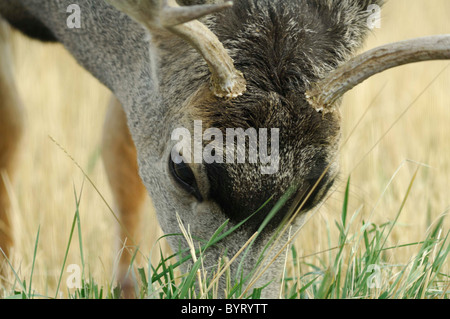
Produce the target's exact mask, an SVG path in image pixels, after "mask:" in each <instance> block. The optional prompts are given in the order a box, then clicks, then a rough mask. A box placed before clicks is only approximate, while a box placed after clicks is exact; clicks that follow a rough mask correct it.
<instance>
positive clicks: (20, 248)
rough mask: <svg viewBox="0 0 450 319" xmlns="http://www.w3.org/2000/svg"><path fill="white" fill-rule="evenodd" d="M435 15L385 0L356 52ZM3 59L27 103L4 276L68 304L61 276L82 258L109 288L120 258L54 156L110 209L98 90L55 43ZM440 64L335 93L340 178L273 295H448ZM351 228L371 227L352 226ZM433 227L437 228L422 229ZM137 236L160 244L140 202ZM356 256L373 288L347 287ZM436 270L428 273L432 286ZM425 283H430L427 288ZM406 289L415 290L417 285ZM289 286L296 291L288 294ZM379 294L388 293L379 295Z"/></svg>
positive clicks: (428, 25)
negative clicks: (375, 277) (375, 274)
mask: <svg viewBox="0 0 450 319" xmlns="http://www.w3.org/2000/svg"><path fill="white" fill-rule="evenodd" d="M448 12H450V2H449V1H447V0H434V1H432V2H430V1H427V0H390V1H388V3H387V5H386V6H385V8H384V9H383V11H382V26H381V28H380V29H375V30H374V31H373V34H372V35H371V36H370V38H369V40H368V42H367V44H366V46H365V48H364V49H369V48H372V47H375V46H378V45H382V44H385V43H388V42H393V41H398V40H402V39H407V38H412V37H419V36H426V35H432V34H441V33H448V30H450V20H449V19H448ZM14 54H15V61H14V62H15V69H16V81H17V85H18V88H19V91H20V93H21V95H22V98H23V102H24V105H25V106H26V132H25V137H24V140H23V147H22V150H23V151H22V153H21V158H20V166H19V169H18V173H17V176H16V179H15V183H14V184H13V185H11V197H12V199H13V203H14V205H13V209H12V214H11V215H12V220H13V225H14V230H15V233H14V236H15V243H16V245H15V247H14V251H13V258H12V261H11V263H12V265H13V268H14V269H15V271H16V273H17V276H18V277H19V278H21V279H26V280H27V284H28V283H29V278H30V275H31V272H33V279H32V283H33V285H32V288H33V290H34V291H35V293H36V294H38V295H43V296H51V297H54V296H55V295H57V296H62V297H67V296H68V295H67V291H68V288H67V287H66V280H67V278H68V276H70V273H69V272H67V270H68V269H67V267H68V265H70V264H77V265H80V264H81V257H82V259H83V261H84V263H83V264H84V265H85V267H86V272H88V273H89V274H90V276H91V277H92V278H94V279H95V281H96V282H97V283H98V284H100V285H102V286H104V287H109V285H111V284H112V283H113V279H114V274H115V267H114V265H115V263H116V262H117V257H118V254H119V250H120V244H119V240H118V233H117V232H116V229H117V227H118V226H117V223H116V221H115V219H114V217H113V216H112V214H111V212H110V211H109V209H108V207H107V205H106V204H105V203H104V201H103V200H102V198H101V196H100V195H99V193H98V192H97V191H96V190H95V189H94V188H93V187H92V186H91V185H90V184H89V183H88V182H87V181H86V180H85V179H84V176H83V173H82V172H81V171H80V169H79V168H78V167H77V166H76V165H75V164H74V162H73V161H72V160H71V159H70V158H69V157H68V156H67V154H66V153H65V152H67V153H69V154H70V155H71V156H72V157H73V158H74V159H75V161H76V162H77V163H78V164H79V165H80V166H81V167H82V168H83V169H84V170H85V171H86V173H87V174H88V175H89V177H90V178H91V180H92V181H93V182H94V183H95V185H96V187H97V189H98V190H99V192H100V193H101V194H102V196H104V198H105V199H106V201H107V202H108V203H109V204H111V205H112V206H113V199H112V197H111V194H110V190H109V186H108V183H107V180H106V175H105V173H104V169H103V165H102V161H101V158H100V153H99V152H100V140H101V134H102V125H103V119H104V115H105V111H106V106H107V103H108V100H109V96H110V93H109V92H108V90H106V89H105V88H104V87H103V86H102V85H100V84H99V83H98V81H97V80H95V79H93V78H92V77H91V76H90V75H89V74H87V73H86V72H85V71H83V70H82V69H81V68H80V67H79V66H78V65H77V64H76V63H75V61H74V60H73V59H72V58H71V57H70V56H69V55H68V54H67V53H66V52H65V51H64V49H63V48H62V47H61V46H59V45H53V44H46V45H44V44H41V43H38V42H34V41H29V40H27V39H25V38H24V37H22V36H20V35H18V34H16V35H15V37H14ZM449 63H450V62H448V61H447V62H427V63H421V64H415V65H408V66H404V67H401V68H397V69H395V70H391V71H387V72H385V73H383V74H381V75H377V76H375V77H373V78H372V79H370V80H368V81H367V82H365V83H364V84H362V85H361V86H359V87H358V88H356V89H355V90H353V91H351V92H350V93H348V94H347V96H346V97H345V100H344V105H343V121H344V123H343V124H344V134H343V135H344V141H345V142H344V144H343V145H342V151H341V177H340V182H339V183H338V187H336V189H335V190H333V192H332V193H331V194H330V196H329V198H328V199H327V200H326V202H325V204H324V205H322V206H321V207H319V208H318V209H317V210H316V211H314V212H313V213H312V214H310V218H309V219H308V222H307V223H306V225H305V226H304V228H303V230H302V232H300V234H299V236H298V237H297V238H296V244H295V246H294V249H293V250H291V253H289V258H288V260H287V262H286V272H287V275H286V280H285V283H286V288H285V290H284V291H285V295H284V296H285V297H305V298H306V297H309V298H342V297H358V296H364V297H367V298H377V297H386V296H389V297H392V298H402V297H406V298H426V297H447V298H448V296H449V295H448V293H449V283H450V280H449V277H448V275H449V274H450V269H449V262H448V258H446V255H445V252H447V253H448V247H449V243H448V240H447V241H446V242H445V241H444V240H445V239H446V236H447V235H448V232H449V220H448V218H447V219H445V220H444V221H443V222H442V224H439V222H438V221H439V219H440V217H442V216H443V215H445V214H448V213H449V211H450V142H449V139H450V125H449V123H450V102H449V100H450V92H449V90H448V88H449V87H450V67H448V66H449ZM360 119H361V121H360ZM355 127H356V128H355ZM55 141H56V143H55ZM58 144H59V145H60V146H61V147H60V146H58ZM350 175H351V179H350V184H349V192H348V196H346V195H345V191H346V186H347V180H348V178H349V176H350ZM78 196H79V207H78V211H79V217H80V222H81V224H80V227H81V231H82V236H81V240H82V247H83V249H82V251H80V249H79V246H80V245H79V243H80V241H79V237H78V233H77V228H76V229H75V233H74V237H73V239H72V245H71V247H70V249H69V250H68V255H67V260H66V261H65V263H64V260H65V254H66V250H67V246H68V241H69V236H70V232H71V227H72V222H73V219H74V214H75V211H76V210H77V200H78ZM344 199H345V201H344ZM405 199H406V200H405ZM347 202H348V203H347ZM344 203H347V205H344ZM343 206H344V207H346V209H343ZM343 216H344V217H343ZM345 216H346V217H345ZM363 221H364V223H366V224H367V225H369V224H370V223H373V225H375V226H376V227H375V226H373V227H372V226H371V227H367V228H364V229H362V225H363ZM336 222H337V223H338V224H339V225H341V226H340V227H341V228H339V227H337V226H336ZM394 222H395V223H394ZM393 223H394V224H395V227H392V228H391V226H392V225H393ZM436 225H439V226H440V228H439V229H441V232H439V231H438V230H436V232H433V230H435V226H436ZM142 229H143V244H142V246H141V250H142V251H143V252H148V251H150V249H151V247H152V245H153V243H154V241H155V239H156V238H158V237H159V236H161V232H160V230H159V228H158V226H157V222H156V220H155V217H154V213H153V212H152V208H151V203H150V201H149V203H148V208H147V209H146V213H145V218H144V222H143V223H142ZM383 229H384V230H385V231H384V233H382V230H383ZM38 230H39V241H38V245H37V248H36V247H35V244H36V236H37V234H38ZM369 231H370V232H369ZM377 231H378V232H377ZM378 235H379V236H381V237H380V238H379V239H380V240H381V242H383V243H384V245H383V247H382V249H381V251H382V253H381V254H380V253H379V251H380V247H378V248H377V247H375V246H373V245H375V242H376V241H371V239H372V238H376V236H378ZM384 235H388V236H386V238H384V237H383V236H384ZM366 239H367V241H366V242H365V240H366ZM371 243H373V245H372V244H371ZM35 248H36V250H35ZM441 248H442V249H443V250H442V251H440V250H439V249H441ZM372 250H373V251H372ZM365 253H367V254H368V255H367V256H372V257H373V256H375V255H376V254H378V255H379V256H378V258H377V259H374V260H373V261H372V265H374V267H378V268H376V269H379V275H380V276H379V279H380V280H381V282H380V283H379V285H378V286H379V287H381V288H378V290H377V289H373V290H370V291H365V292H361V291H359V290H358V289H357V288H358V287H360V286H362V285H364V284H365V283H361V282H360V283H359V284H357V282H358V280H357V277H358V270H359V271H360V272H361V271H363V270H365V269H366V268H364V267H367V266H369V265H370V263H369V260H370V258H368V257H367V256H366V255H365ZM441 253H442V254H441ZM156 255H157V254H156ZM157 257H158V256H155V258H154V262H157V261H158V260H157ZM366 257H367V258H366ZM441 257H444V258H443V259H442V258H441ZM364 258H366V259H364ZM440 258H441V259H440ZM363 261H364V265H362V264H360V265H359V266H358V262H359V263H362V262H363ZM435 261H436V262H439V269H436V267H435V266H436V264H434V262H435ZM430 265H431V266H430ZM63 266H64V267H63ZM430 267H431V268H430ZM430 269H431V270H430ZM372 270H373V269H372ZM436 270H437V272H438V273H440V274H441V275H439V276H437V277H434V272H435V271H436ZM366 273H367V271H366ZM61 275H62V276H61ZM344 275H346V277H345V278H347V279H348V280H349V281H348V282H347V281H346V280H347V279H345V280H344ZM352 276H353V277H352ZM60 278H61V286H60V288H59V290H58V293H57V286H58V282H59V281H60ZM313 278H316V279H314V281H313V280H312V279H313ZM351 278H353V280H351ZM364 278H366V277H364ZM7 279H8V281H9V283H8V284H7V285H6V286H5V287H3V288H2V287H0V297H7V296H10V295H11V294H12V291H13V290H19V291H20V290H21V289H20V284H19V283H18V282H17V277H16V275H15V274H14V273H13V272H12V271H11V272H10V274H9V276H8V278H7ZM431 279H435V280H436V282H435V283H433V285H430V286H426V285H425V284H427V285H428V284H429V282H430V280H431ZM360 281H361V280H360ZM419 282H422V283H423V285H425V286H426V287H428V288H426V289H423V288H421V287H416V285H417V284H418V283H419ZM308 284H309V286H308ZM11 285H14V287H11ZM352 285H354V286H352ZM358 285H360V286H358ZM299 287H304V289H302V290H301V291H302V292H301V293H296V292H295V290H296V289H297V292H298V290H299V289H300V288H299ZM414 287H415V288H417V289H416V290H413V291H410V290H411V288H414ZM344 288H345V289H344ZM408 289H409V290H408ZM344 291H346V293H344ZM385 291H391V292H393V293H392V294H389V295H383V293H384V292H385ZM445 292H447V294H446V293H445Z"/></svg>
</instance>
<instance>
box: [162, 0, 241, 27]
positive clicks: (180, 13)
mask: <svg viewBox="0 0 450 319" xmlns="http://www.w3.org/2000/svg"><path fill="white" fill-rule="evenodd" d="M232 6H233V2H232V1H228V2H225V3H219V4H209V5H193V6H185V7H169V6H168V5H166V6H165V8H164V18H163V19H162V20H163V26H165V27H172V26H176V25H179V24H182V23H186V22H189V21H193V20H196V19H200V18H202V17H204V16H207V15H208V14H211V13H216V12H220V11H222V10H225V9H228V8H231V7H232Z"/></svg>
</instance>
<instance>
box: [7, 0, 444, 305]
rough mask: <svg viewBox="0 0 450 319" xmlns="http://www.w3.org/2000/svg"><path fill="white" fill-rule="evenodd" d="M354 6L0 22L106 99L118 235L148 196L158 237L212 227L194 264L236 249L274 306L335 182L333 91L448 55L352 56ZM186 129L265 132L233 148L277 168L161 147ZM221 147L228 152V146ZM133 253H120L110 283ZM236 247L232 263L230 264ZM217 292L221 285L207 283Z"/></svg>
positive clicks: (336, 94)
mask: <svg viewBox="0 0 450 319" xmlns="http://www.w3.org/2000/svg"><path fill="white" fill-rule="evenodd" d="M74 3H76V4H77V5H78V6H79V7H80V10H81V11H80V12H81V17H82V20H81V27H80V28H68V26H67V23H66V22H67V21H66V19H67V11H66V9H67V8H68V7H69V6H70V5H72V4H74ZM370 5H377V6H379V7H381V6H382V5H383V1H382V0H345V1H333V0H286V1H277V0H235V1H234V2H228V1H222V0H179V1H178V2H176V1H172V0H59V1H47V0H32V1H31V0H14V1H10V0H0V15H1V17H2V19H3V20H4V21H3V23H4V24H6V23H7V24H9V26H11V27H13V28H15V29H18V30H20V31H21V32H23V33H24V34H26V35H27V36H29V37H31V38H35V39H39V40H41V41H53V42H55V41H56V42H60V43H62V44H63V45H64V46H65V47H66V48H67V50H68V51H69V52H70V54H71V55H73V56H74V57H75V59H76V60H77V61H78V63H79V64H80V65H81V66H82V67H84V68H85V69H86V70H87V71H88V72H90V73H91V74H92V75H93V76H94V77H96V78H97V79H98V80H99V81H100V82H101V83H102V84H104V85H105V86H106V87H107V88H109V89H110V90H111V92H112V94H113V98H112V100H111V104H110V107H109V111H108V114H107V116H106V120H105V126H104V137H103V161H104V163H105V167H106V170H107V174H108V178H109V181H110V185H111V189H112V192H113V194H114V196H115V202H116V204H117V207H118V212H119V214H120V221H121V225H122V230H121V232H122V234H121V237H122V239H123V241H124V242H125V241H127V240H128V243H131V244H130V245H131V246H133V247H134V246H137V243H138V241H139V240H138V237H139V235H138V234H137V230H136V229H137V225H139V223H140V215H141V214H142V210H141V208H142V203H143V201H144V199H145V197H146V196H147V194H149V195H150V197H151V198H152V201H153V203H154V206H155V210H156V213H157V216H158V221H159V223H160V226H161V228H162V230H163V231H164V232H165V233H166V234H175V233H180V225H186V227H187V228H188V230H189V232H190V234H191V235H192V240H193V242H194V246H195V247H200V246H201V243H204V242H205V241H208V239H209V238H211V236H213V235H214V234H215V232H216V231H217V230H218V229H222V230H224V231H226V230H229V229H233V232H231V233H230V234H228V236H227V237H225V238H223V239H221V240H220V241H218V242H216V243H214V245H210V246H209V247H208V248H207V249H206V250H205V251H202V252H201V258H202V263H203V264H204V266H205V268H206V269H216V268H217V263H218V261H219V260H222V258H223V256H224V254H226V256H227V257H229V258H232V257H233V256H237V257H236V258H235V260H234V263H232V264H231V265H230V266H229V271H230V273H231V274H232V276H235V277H246V276H250V275H252V274H253V272H252V271H253V269H255V266H257V265H259V267H261V269H263V270H264V276H261V275H260V276H256V277H255V276H253V277H252V280H251V281H249V283H248V287H263V286H267V287H266V288H265V289H264V290H263V295H262V297H265V298H274V297H277V296H278V290H279V284H278V282H277V278H279V277H280V275H281V272H282V268H283V267H282V258H280V251H283V249H285V248H286V247H287V245H289V244H290V243H291V238H290V235H289V234H288V233H290V232H292V233H296V232H297V231H299V230H300V229H301V227H302V225H303V223H304V219H305V216H306V215H307V213H308V212H309V211H311V210H312V209H313V208H314V207H316V206H317V205H319V203H321V202H322V201H323V200H324V198H325V197H326V194H327V193H328V192H329V191H330V189H331V188H332V187H333V184H334V182H335V180H336V177H337V175H338V172H339V149H340V148H339V144H340V138H341V121H342V118H341V114H340V108H339V107H340V105H341V103H342V97H343V95H344V94H345V93H346V92H348V91H349V90H351V89H353V88H354V87H355V86H357V85H358V84H359V83H361V82H363V81H364V80H366V79H367V78H369V77H370V76H372V75H374V74H376V73H379V72H382V71H384V70H386V69H388V68H393V67H396V66H400V65H403V64H406V63H414V62H420V61H426V60H440V59H449V58H450V37H449V36H448V35H432V36H429V37H425V38H420V39H412V40H406V41H402V42H399V43H394V44H387V45H386V46H383V47H380V48H376V49H374V50H371V51H368V52H366V53H363V54H360V55H357V51H358V50H359V49H360V48H361V47H362V45H363V43H364V40H365V39H366V37H367V36H368V33H369V32H370V30H369V29H370V28H369V27H368V23H367V21H368V19H369V17H370V14H371V11H370V10H369V9H368V8H369V6H370ZM5 30H6V29H5V26H3V27H2V31H3V32H4V33H5ZM0 41H1V44H0V47H1V48H2V49H1V50H0V52H1V61H2V63H1V64H0V65H1V79H0V83H1V84H2V86H1V94H2V97H3V99H2V101H1V104H0V171H1V172H2V176H3V177H4V176H6V175H7V176H8V178H10V179H12V178H13V175H14V170H15V169H16V168H15V167H14V166H16V165H15V160H14V158H15V154H16V153H17V151H18V147H17V145H18V144H19V141H20V137H21V131H22V127H21V120H20V119H21V114H22V106H21V103H20V97H19V96H18V95H17V91H16V90H15V87H14V79H13V74H11V68H10V65H9V63H10V62H9V61H8V60H7V59H8V58H10V57H9V55H10V54H8V52H7V51H8V47H7V45H8V44H7V36H6V35H5V36H3V35H2V37H1V38H0ZM196 121H201V123H202V128H201V130H202V132H204V131H206V130H208V129H213V128H214V129H216V131H215V132H216V133H217V132H221V133H222V134H224V136H227V129H229V128H241V129H242V130H248V129H252V128H254V129H263V128H266V129H277V130H278V131H277V132H279V136H278V137H279V140H278V143H275V144H274V143H272V144H271V145H262V143H260V141H259V140H257V142H256V144H255V143H250V142H249V138H250V136H244V138H245V137H246V138H247V140H246V142H245V143H244V145H245V146H248V148H249V149H248V153H249V154H250V153H251V151H256V150H259V149H261V148H262V147H265V148H266V149H267V151H268V153H270V154H271V155H274V158H275V157H276V159H277V160H278V163H279V165H278V167H277V170H276V171H275V172H272V173H270V174H264V173H263V172H262V171H261V170H260V168H261V161H260V160H258V161H256V162H250V161H249V160H248V159H249V156H247V155H245V154H244V158H245V159H246V160H245V161H243V162H236V161H234V162H228V161H227V162H225V161H220V159H221V158H224V157H227V156H230V157H231V158H233V155H237V153H239V150H237V151H236V150H235V149H233V150H231V149H230V148H229V145H227V146H226V147H224V148H220V147H219V146H217V147H216V148H214V149H213V152H211V155H212V156H213V157H214V158H215V159H218V160H216V161H213V162H206V161H204V160H203V161H192V160H191V158H190V157H192V155H193V154H190V153H189V152H188V151H186V149H185V148H181V149H180V148H176V145H177V140H174V139H173V138H172V137H173V134H172V133H173V132H174V130H176V129H178V128H185V129H186V130H187V131H189V132H194V131H195V129H196V127H195V122H196ZM272 134H273V133H271V135H272ZM227 137H228V136H227ZM209 140H210V141H211V140H213V136H212V135H211V134H210V136H209ZM230 140H231V141H232V144H231V145H234V144H236V143H237V140H238V139H237V138H236V136H234V137H233V138H232V139H231V138H230ZM178 142H179V141H178ZM191 142H192V143H195V141H191ZM200 144H201V145H203V146H205V145H206V141H200ZM214 145H215V144H214ZM210 150H211V148H210ZM245 151H246V150H244V152H245ZM0 181H1V180H0ZM8 205H9V203H8V198H7V195H6V191H5V188H4V186H3V183H2V182H0V248H1V249H2V251H3V252H5V253H4V256H8V251H9V248H10V247H11V246H12V245H13V240H12V238H13V236H12V229H11V227H10V224H9V222H8V218H7V216H8V214H7V213H6V212H7V210H8ZM287 227H289V229H290V231H289V232H288V231H286V229H287ZM167 239H168V241H169V243H170V245H171V247H172V248H173V249H174V250H177V249H179V248H181V249H185V250H187V251H189V247H188V245H187V244H186V243H185V242H183V241H180V239H179V238H177V237H176V236H174V237H168V238H167ZM249 242H251V243H250V244H249ZM269 243H270V244H271V247H272V248H271V249H269V250H266V249H265V247H267V245H268V244H269ZM133 247H132V248H131V249H130V250H131V252H130V253H125V254H124V255H123V256H122V260H121V272H120V275H119V277H120V278H119V280H120V281H121V282H122V283H123V285H124V287H125V286H126V285H127V280H126V278H125V277H126V273H127V270H128V267H129V264H130V260H131V256H132V254H133V249H135V247H134V248H133ZM243 247H246V248H247V251H246V254H245V256H244V254H240V255H239V252H240V251H242V249H243ZM262 253H265V254H266V257H265V258H260V255H261V254H262ZM244 257H245V258H244ZM190 266H192V262H186V263H184V264H183V265H182V267H183V269H188V268H189V267H190ZM218 285H219V287H220V289H219V290H220V291H222V290H223V289H224V286H225V282H224V280H223V279H222V278H220V279H219V283H218Z"/></svg>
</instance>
